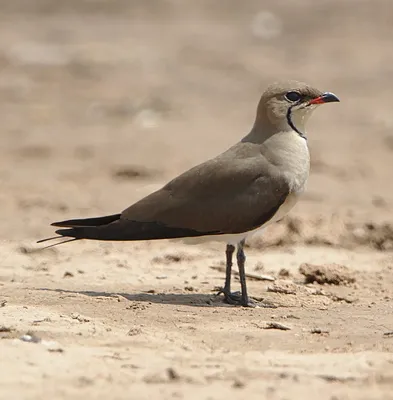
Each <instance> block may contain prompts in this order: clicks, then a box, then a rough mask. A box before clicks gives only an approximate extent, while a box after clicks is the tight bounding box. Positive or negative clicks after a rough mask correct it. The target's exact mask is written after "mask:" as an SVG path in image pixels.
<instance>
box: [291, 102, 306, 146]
mask: <svg viewBox="0 0 393 400" xmlns="http://www.w3.org/2000/svg"><path fill="white" fill-rule="evenodd" d="M292 107H293V106H292ZM292 107H289V108H288V111H287V121H288V125H289V126H290V127H291V128H292V129H293V130H294V131H295V132H297V134H298V135H299V136H300V137H301V138H303V139H304V140H307V138H306V136H305V135H304V133H303V132H300V131H299V129H297V128H296V126H295V124H294V123H293V122H292Z"/></svg>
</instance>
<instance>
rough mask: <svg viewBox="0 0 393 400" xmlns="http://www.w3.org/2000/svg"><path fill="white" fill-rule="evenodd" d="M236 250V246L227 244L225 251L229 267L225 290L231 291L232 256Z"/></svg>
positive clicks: (226, 273) (227, 268)
mask: <svg viewBox="0 0 393 400" xmlns="http://www.w3.org/2000/svg"><path fill="white" fill-rule="evenodd" d="M234 252H235V246H233V245H231V244H227V249H226V251H225V255H226V259H227V267H226V271H225V285H224V289H223V292H224V293H230V292H231V273H232V265H233V264H232V257H233V253H234Z"/></svg>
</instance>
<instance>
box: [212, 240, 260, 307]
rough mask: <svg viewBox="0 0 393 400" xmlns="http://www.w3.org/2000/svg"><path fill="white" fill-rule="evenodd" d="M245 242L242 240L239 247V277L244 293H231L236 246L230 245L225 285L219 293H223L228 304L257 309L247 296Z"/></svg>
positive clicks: (227, 250)
mask: <svg viewBox="0 0 393 400" xmlns="http://www.w3.org/2000/svg"><path fill="white" fill-rule="evenodd" d="M243 246H244V240H242V241H241V242H240V243H239V244H238V247H237V253H236V258H237V265H238V268H239V277H240V285H241V288H242V292H241V293H240V292H234V293H232V292H231V272H232V257H233V253H234V252H235V246H233V245H231V244H228V245H227V249H226V252H225V254H226V260H227V266H226V274H225V285H224V287H223V288H222V289H221V290H220V291H219V292H218V294H221V293H223V294H224V297H225V301H226V302H227V303H228V304H236V305H241V306H244V307H255V304H254V303H253V302H252V301H251V300H250V299H249V297H248V295H247V285H246V275H245V271H244V264H245V261H246V256H245V255H244V250H243Z"/></svg>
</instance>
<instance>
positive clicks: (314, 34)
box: [0, 0, 393, 400]
mask: <svg viewBox="0 0 393 400" xmlns="http://www.w3.org/2000/svg"><path fill="white" fill-rule="evenodd" d="M392 12H393V5H392V2H391V1H390V0H386V1H383V0H374V1H354V0H345V1H343V0H326V1H325V0H321V1H311V0H285V1H284V0H283V1H273V0H267V1H264V2H260V1H256V0H255V1H254V0H248V1H245V2H240V1H238V0H227V1H220V2H217V1H207V0H202V1H198V2H196V1H195V2H191V1H188V2H186V1H184V0H182V1H180V0H166V1H159V0H149V1H145V2H142V1H140V2H138V1H125V0H124V1H121V0H117V1H111V2H109V1H98V0H96V1H87V0H84V1H82V0H68V1H63V2H61V1H55V0H36V1H32V0H24V1H22V0H13V1H12V2H7V4H3V5H2V7H1V9H0V121H1V134H0V222H1V223H0V338H1V340H0V398H1V399H6V398H7V399H9V398H13V399H43V398H53V399H87V398H88V399H103V398H105V399H149V400H150V399H169V398H179V399H181V398H184V399H194V398H195V399H198V400H200V399H226V400H227V399H230V398H247V399H254V398H255V399H263V398H268V399H282V400H284V399H291V400H298V399H315V398H318V399H320V400H324V399H329V400H346V399H364V400H366V399H367V400H370V399H384V400H386V399H393V394H392V387H393V354H392V351H393V333H392V331H393V307H392V304H393V302H392V300H393V295H392V290H393V252H392V249H393V217H392V211H393V186H392V170H393V115H392V86H391V82H392V80H393V68H392V65H393V52H392V51H391V40H392V25H391V15H392ZM286 78H291V79H299V80H305V81H307V82H309V83H310V84H313V85H315V86H317V87H318V88H320V89H321V90H327V91H332V92H334V93H336V94H337V95H338V96H339V97H340V98H341V100H342V102H341V103H340V104H329V105H326V106H324V107H323V108H322V107H321V108H320V109H319V110H317V112H316V113H315V114H314V115H313V118H312V119H311V120H310V123H309V125H308V137H309V140H308V142H309V146H310V149H311V152H312V174H311V177H310V180H309V184H308V189H307V193H306V194H305V196H304V198H303V200H302V201H301V202H300V203H299V204H298V205H297V206H296V208H295V209H294V210H293V212H292V213H291V215H290V216H288V217H287V218H285V219H284V220H283V221H282V222H281V223H279V224H276V225H274V226H271V227H269V228H268V229H267V230H266V231H265V234H264V236H262V237H256V238H253V239H252V240H250V241H249V243H248V247H247V248H246V252H247V256H248V259H247V272H248V273H250V274H255V275H267V276H270V277H273V278H274V279H275V280H274V281H265V280H253V279H249V280H248V284H249V291H250V293H251V294H252V295H253V296H254V297H256V298H258V299H259V300H260V301H261V304H263V305H265V306H266V307H259V308H256V309H243V308H236V307H232V306H229V305H225V304H223V303H222V299H221V298H220V297H216V296H215V295H214V293H215V290H216V287H218V286H221V285H222V284H223V279H224V273H223V271H222V268H223V262H224V248H223V245H222V244H217V243H209V244H206V245H198V246H186V245H184V244H179V243H174V242H165V241H162V242H155V243H145V242H141V243H114V244H112V243H94V242H79V243H73V244H68V245H64V246H60V247H57V248H53V249H48V250H46V251H43V252H34V251H32V250H34V249H37V248H38V247H39V246H38V245H36V244H35V241H36V240H37V239H40V238H44V237H47V236H51V235H52V233H53V230H52V229H51V227H50V226H49V224H50V223H51V222H53V221H56V220H62V219H68V218H77V217H90V216H99V215H106V214H112V213H116V212H118V211H121V210H122V209H124V208H126V207H127V206H128V205H130V204H131V203H132V202H134V201H136V200H138V199H140V198H141V197H143V196H145V195H147V194H148V193H150V192H151V191H153V190H155V189H157V188H159V187H160V186H162V185H163V184H164V183H166V182H167V181H168V180H169V179H171V178H173V177H174V176H176V175H177V174H179V173H181V172H183V171H184V170H186V169H187V168H190V167H191V166H193V165H195V164H197V163H199V162H201V161H203V160H205V159H207V158H209V157H213V156H215V155H216V154H218V153H220V152H221V151H223V150H225V149H226V148H227V147H228V146H230V145H231V144H233V143H235V142H236V141H237V140H239V139H240V138H241V137H242V136H244V135H245V134H246V133H247V132H248V130H249V129H250V127H251V125H252V123H253V118H254V115H255V108H256V103H257V101H258V100H259V96H260V94H261V91H262V90H263V88H264V87H265V86H266V85H267V84H268V83H271V82H272V81H274V80H278V79H286ZM301 272H303V273H301ZM314 280H317V281H318V282H320V283H315V282H314V283H313V282H312V281H314ZM234 286H238V282H237V281H236V278H235V279H234Z"/></svg>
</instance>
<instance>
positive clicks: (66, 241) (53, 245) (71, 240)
mask: <svg viewBox="0 0 393 400" xmlns="http://www.w3.org/2000/svg"><path fill="white" fill-rule="evenodd" d="M60 237H62V236H56V238H52V239H58V238H60ZM47 240H49V239H47ZM75 240H80V239H79V238H72V239H67V240H63V241H62V242H59V243H53V244H50V245H48V246H45V247H43V248H42V249H40V250H45V249H49V248H50V247H55V246H58V245H59V244H64V243H68V242H75ZM44 241H45V240H44ZM40 242H42V241H40ZM37 243H39V242H37Z"/></svg>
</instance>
